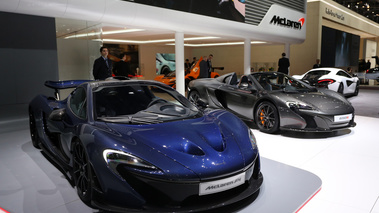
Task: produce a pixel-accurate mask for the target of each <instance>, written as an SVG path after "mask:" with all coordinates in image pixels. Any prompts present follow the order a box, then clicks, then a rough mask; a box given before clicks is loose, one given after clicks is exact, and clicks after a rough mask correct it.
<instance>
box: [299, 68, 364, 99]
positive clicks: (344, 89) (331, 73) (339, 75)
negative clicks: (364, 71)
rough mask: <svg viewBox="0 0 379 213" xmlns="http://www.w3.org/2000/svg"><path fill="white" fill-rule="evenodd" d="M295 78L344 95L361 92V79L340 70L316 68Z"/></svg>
mask: <svg viewBox="0 0 379 213" xmlns="http://www.w3.org/2000/svg"><path fill="white" fill-rule="evenodd" d="M293 77H294V78H296V79H300V80H302V81H304V82H306V83H308V84H310V85H311V86H314V87H325V88H328V89H330V90H333V91H336V92H339V93H341V94H343V95H358V92H359V78H358V77H357V75H356V74H354V75H353V76H352V75H350V74H349V73H347V72H346V71H345V70H342V69H339V68H330V67H324V68H316V69H311V70H309V71H308V72H306V73H305V74H303V75H294V76H293Z"/></svg>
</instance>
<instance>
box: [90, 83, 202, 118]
mask: <svg viewBox="0 0 379 213" xmlns="http://www.w3.org/2000/svg"><path fill="white" fill-rule="evenodd" d="M93 98H94V109H95V119H98V120H102V121H106V122H121V123H130V124H149V123H161V122H168V121H174V120H179V119H181V120H182V119H186V118H193V117H194V116H199V113H200V112H199V110H198V109H197V108H196V107H195V106H194V105H193V104H192V103H191V102H189V101H188V100H187V99H186V98H185V97H183V96H182V95H180V94H179V93H177V92H176V91H175V90H172V89H171V88H165V87H160V86H159V85H156V84H154V85H147V84H139V83H135V84H127V85H118V86H114V85H112V86H103V87H99V88H96V89H95V90H94V91H93Z"/></svg>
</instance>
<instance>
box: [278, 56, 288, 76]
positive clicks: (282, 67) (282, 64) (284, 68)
mask: <svg viewBox="0 0 379 213" xmlns="http://www.w3.org/2000/svg"><path fill="white" fill-rule="evenodd" d="M278 65H279V68H278V72H281V73H284V74H287V75H288V67H289V66H290V60H289V59H288V58H286V54H285V53H282V58H280V59H279V62H278Z"/></svg>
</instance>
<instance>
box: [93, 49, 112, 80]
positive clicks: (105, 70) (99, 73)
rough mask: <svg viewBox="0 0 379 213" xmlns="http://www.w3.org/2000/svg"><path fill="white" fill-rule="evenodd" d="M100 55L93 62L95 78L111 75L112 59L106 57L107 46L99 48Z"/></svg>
mask: <svg viewBox="0 0 379 213" xmlns="http://www.w3.org/2000/svg"><path fill="white" fill-rule="evenodd" d="M100 54H101V56H100V57H99V58H98V59H96V60H95V63H94V64H93V77H94V78H95V80H104V79H106V78H108V77H112V61H111V60H110V59H109V58H108V48H106V47H101V48H100Z"/></svg>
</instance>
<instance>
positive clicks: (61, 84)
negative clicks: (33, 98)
mask: <svg viewBox="0 0 379 213" xmlns="http://www.w3.org/2000/svg"><path fill="white" fill-rule="evenodd" d="M89 81H92V80H68V81H45V86H47V87H49V88H51V89H54V90H55V91H54V96H55V99H57V100H59V93H58V91H59V90H60V89H70V88H76V87H78V86H79V85H80V84H82V83H85V82H89Z"/></svg>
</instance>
